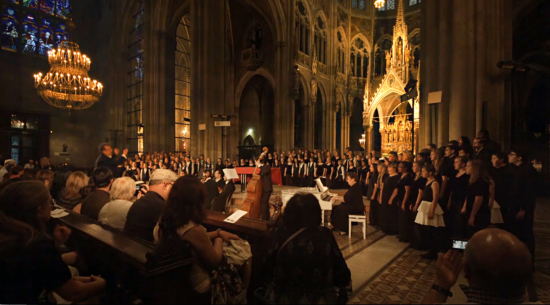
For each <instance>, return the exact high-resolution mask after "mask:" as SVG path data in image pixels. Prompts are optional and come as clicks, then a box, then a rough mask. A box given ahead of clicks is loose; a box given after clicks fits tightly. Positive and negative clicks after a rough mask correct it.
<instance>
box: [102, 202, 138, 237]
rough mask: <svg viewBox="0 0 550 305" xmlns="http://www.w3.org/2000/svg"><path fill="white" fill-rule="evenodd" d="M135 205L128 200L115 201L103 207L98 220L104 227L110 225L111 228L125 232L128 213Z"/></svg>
mask: <svg viewBox="0 0 550 305" xmlns="http://www.w3.org/2000/svg"><path fill="white" fill-rule="evenodd" d="M132 204H134V203H133V202H131V201H127V200H122V199H119V200H113V201H111V202H108V203H107V204H106V205H104V206H103V208H102V209H101V211H99V216H98V220H99V222H101V223H102V224H104V225H108V226H109V227H111V228H114V229H118V230H124V225H125V224H126V216H127V215H128V211H129V210H130V208H131V207H132Z"/></svg>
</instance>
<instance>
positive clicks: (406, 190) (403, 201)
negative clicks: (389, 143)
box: [394, 162, 416, 243]
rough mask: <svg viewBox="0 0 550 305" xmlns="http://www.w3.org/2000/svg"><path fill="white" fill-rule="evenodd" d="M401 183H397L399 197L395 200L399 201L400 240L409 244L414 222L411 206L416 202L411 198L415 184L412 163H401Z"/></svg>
mask: <svg viewBox="0 0 550 305" xmlns="http://www.w3.org/2000/svg"><path fill="white" fill-rule="evenodd" d="M398 168H399V174H400V178H399V182H398V183H397V196H396V197H395V198H394V200H395V201H397V207H398V208H399V213H398V215H399V234H398V239H399V241H400V242H404V243H408V242H409V241H410V236H411V233H410V232H411V231H412V230H411V229H412V225H413V220H412V218H411V206H412V205H413V203H414V202H415V200H414V199H416V198H413V197H412V196H411V193H412V191H411V189H412V185H413V182H414V178H413V176H412V168H411V163H409V162H401V163H399V167H398Z"/></svg>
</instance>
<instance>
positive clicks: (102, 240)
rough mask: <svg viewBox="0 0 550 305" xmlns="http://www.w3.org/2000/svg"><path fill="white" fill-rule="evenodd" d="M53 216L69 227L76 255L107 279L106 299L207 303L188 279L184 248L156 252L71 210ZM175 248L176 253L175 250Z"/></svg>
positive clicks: (94, 271)
mask: <svg viewBox="0 0 550 305" xmlns="http://www.w3.org/2000/svg"><path fill="white" fill-rule="evenodd" d="M66 211H67V212H68V213H69V215H67V216H65V217H62V218H59V219H56V221H57V222H59V223H60V224H63V225H65V226H67V227H69V228H70V229H71V230H72V234H71V239H72V240H73V241H74V242H75V244H76V245H77V250H78V252H79V255H80V256H82V257H83V258H84V260H85V261H86V264H87V265H88V266H89V267H90V269H89V270H88V271H89V273H92V274H94V275H101V276H102V277H104V278H105V280H106V281H107V283H108V287H107V302H108V303H128V302H132V301H133V300H135V299H138V298H139V299H140V300H142V301H143V302H144V303H152V304H166V303H179V304H197V303H209V302H210V297H209V295H208V296H205V295H199V294H197V293H196V292H195V291H194V290H193V289H192V288H191V284H190V283H189V275H188V273H189V269H190V267H191V264H192V263H193V258H192V257H191V255H190V253H189V252H187V250H188V249H180V250H182V251H175V255H174V253H172V255H170V256H169V257H166V256H163V255H156V254H155V253H154V252H153V245H152V244H150V243H148V242H146V241H142V240H138V239H133V238H131V237H129V236H127V235H125V234H124V233H122V232H120V231H118V230H115V229H112V228H109V227H106V226H102V225H101V224H100V223H98V222H96V221H94V220H92V219H90V218H88V217H86V216H83V215H80V214H77V213H74V212H72V211H68V210H66ZM178 252H179V253H178Z"/></svg>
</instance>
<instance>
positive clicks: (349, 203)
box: [330, 173, 365, 235]
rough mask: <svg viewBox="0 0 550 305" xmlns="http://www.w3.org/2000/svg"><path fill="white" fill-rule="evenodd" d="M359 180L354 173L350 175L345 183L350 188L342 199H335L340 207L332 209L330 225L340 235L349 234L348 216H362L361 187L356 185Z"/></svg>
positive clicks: (363, 207)
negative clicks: (338, 201)
mask: <svg viewBox="0 0 550 305" xmlns="http://www.w3.org/2000/svg"><path fill="white" fill-rule="evenodd" d="M358 180H359V179H358V178H357V174H356V173H350V174H349V175H348V176H347V177H346V182H347V183H348V184H349V186H350V188H349V190H348V191H347V192H346V194H345V195H344V197H337V198H336V199H339V200H340V201H342V203H341V204H340V205H337V206H334V207H333V208H332V214H331V216H330V217H331V224H332V225H333V227H334V229H336V230H338V231H340V234H341V235H345V234H349V232H348V230H349V215H350V214H354V215H364V210H365V206H364V205H363V193H362V191H361V185H360V184H359V183H357V181H358Z"/></svg>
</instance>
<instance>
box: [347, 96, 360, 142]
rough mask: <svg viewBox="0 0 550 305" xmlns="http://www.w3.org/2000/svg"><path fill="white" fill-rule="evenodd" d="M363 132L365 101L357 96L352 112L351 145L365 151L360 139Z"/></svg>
mask: <svg viewBox="0 0 550 305" xmlns="http://www.w3.org/2000/svg"><path fill="white" fill-rule="evenodd" d="M362 134H363V102H362V101H361V99H360V98H358V97H356V98H355V99H354V100H353V112H352V114H351V122H350V130H349V146H350V147H351V149H352V150H353V151H363V148H362V147H361V144H360V143H359V139H360V138H361V135H362Z"/></svg>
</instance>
